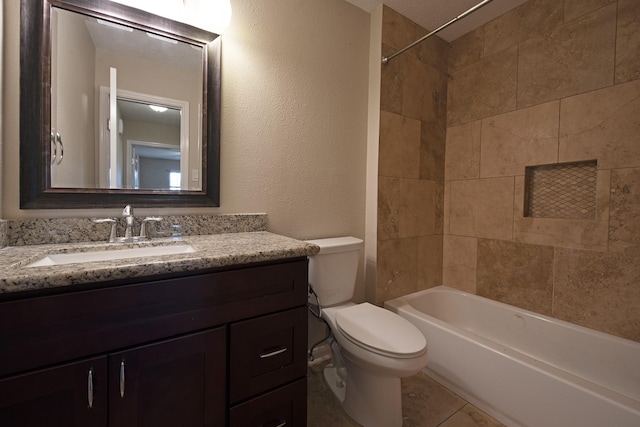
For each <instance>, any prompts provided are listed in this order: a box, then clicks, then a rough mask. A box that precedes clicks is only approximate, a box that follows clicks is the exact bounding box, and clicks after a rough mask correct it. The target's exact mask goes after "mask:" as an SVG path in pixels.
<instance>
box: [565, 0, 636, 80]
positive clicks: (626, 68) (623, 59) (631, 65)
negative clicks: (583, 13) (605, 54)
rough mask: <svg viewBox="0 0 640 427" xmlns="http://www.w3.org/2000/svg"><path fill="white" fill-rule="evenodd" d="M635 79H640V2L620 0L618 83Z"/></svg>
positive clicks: (617, 54)
mask: <svg viewBox="0 0 640 427" xmlns="http://www.w3.org/2000/svg"><path fill="white" fill-rule="evenodd" d="M574 1H576V0H574ZM635 79H640V2H638V1H637V0H618V33H617V38H616V83H623V82H628V81H630V80H635Z"/></svg>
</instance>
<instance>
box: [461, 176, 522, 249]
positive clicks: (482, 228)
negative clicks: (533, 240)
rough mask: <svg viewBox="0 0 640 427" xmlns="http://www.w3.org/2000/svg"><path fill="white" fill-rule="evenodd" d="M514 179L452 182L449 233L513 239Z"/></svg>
mask: <svg viewBox="0 0 640 427" xmlns="http://www.w3.org/2000/svg"><path fill="white" fill-rule="evenodd" d="M513 184H514V181H513V178H490V179H478V180H471V181H452V182H451V196H450V203H451V206H450V214H449V232H450V233H451V234H455V235H458V236H469V237H485V238H488V239H501V240H511V238H512V236H513V190H514V189H513Z"/></svg>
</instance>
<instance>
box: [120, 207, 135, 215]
mask: <svg viewBox="0 0 640 427" xmlns="http://www.w3.org/2000/svg"><path fill="white" fill-rule="evenodd" d="M122 216H133V206H131V205H127V206H125V207H124V209H122Z"/></svg>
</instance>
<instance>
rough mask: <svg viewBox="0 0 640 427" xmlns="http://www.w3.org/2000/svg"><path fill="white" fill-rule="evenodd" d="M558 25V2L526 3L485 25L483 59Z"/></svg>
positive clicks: (534, 0)
mask: <svg viewBox="0 0 640 427" xmlns="http://www.w3.org/2000/svg"><path fill="white" fill-rule="evenodd" d="M562 22H563V9H562V2H560V1H558V0H530V1H528V2H526V3H524V4H523V5H521V6H519V7H516V8H515V9H512V10H510V11H508V12H506V13H505V14H503V15H501V16H499V17H498V18H496V19H494V20H492V21H489V22H488V23H487V24H486V25H485V30H484V56H485V57H486V56H489V55H491V54H493V53H495V52H499V51H501V50H503V49H506V48H508V47H511V46H513V45H516V44H518V43H520V42H523V41H525V40H528V39H530V38H531V37H534V36H537V35H538V34H540V33H544V32H546V31H549V30H552V29H554V28H556V27H557V26H558V25H560V24H562Z"/></svg>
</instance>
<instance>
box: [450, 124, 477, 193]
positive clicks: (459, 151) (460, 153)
mask: <svg viewBox="0 0 640 427" xmlns="http://www.w3.org/2000/svg"><path fill="white" fill-rule="evenodd" d="M481 133H482V121H480V120H476V121H473V122H469V123H464V124H462V125H458V126H453V127H450V128H448V129H447V137H446V138H447V142H446V153H445V167H444V168H445V177H446V179H447V180H448V181H453V180H459V179H476V178H480V136H481Z"/></svg>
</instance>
